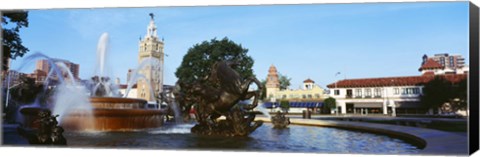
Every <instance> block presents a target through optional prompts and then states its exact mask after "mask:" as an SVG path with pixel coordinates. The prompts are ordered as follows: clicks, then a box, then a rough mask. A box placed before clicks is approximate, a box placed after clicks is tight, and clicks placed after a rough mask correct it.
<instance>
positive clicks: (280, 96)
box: [265, 65, 328, 113]
mask: <svg viewBox="0 0 480 157" xmlns="http://www.w3.org/2000/svg"><path fill="white" fill-rule="evenodd" d="M265 86H266V94H267V95H266V98H267V100H268V102H266V103H265V106H266V107H267V108H277V109H278V106H279V102H280V101H281V100H288V101H289V105H290V109H289V112H291V113H301V112H302V111H304V110H313V111H317V110H318V109H319V108H321V106H322V104H323V99H325V98H326V97H327V96H328V95H327V94H326V93H325V90H324V89H323V88H321V87H320V86H319V85H317V84H315V81H313V80H311V79H306V80H304V81H303V84H302V87H301V88H300V89H285V90H282V89H280V81H279V76H278V72H277V68H276V67H275V66H274V65H272V66H270V68H269V69H268V75H267V82H266V85H265Z"/></svg>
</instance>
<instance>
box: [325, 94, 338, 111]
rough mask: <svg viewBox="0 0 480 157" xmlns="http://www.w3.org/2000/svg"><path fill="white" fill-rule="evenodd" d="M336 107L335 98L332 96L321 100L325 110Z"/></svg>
mask: <svg viewBox="0 0 480 157" xmlns="http://www.w3.org/2000/svg"><path fill="white" fill-rule="evenodd" d="M336 107H337V100H335V98H332V97H328V98H327V99H325V100H323V108H324V110H326V111H330V110H331V109H336Z"/></svg>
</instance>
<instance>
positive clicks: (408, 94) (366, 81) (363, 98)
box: [327, 59, 468, 115]
mask: <svg viewBox="0 0 480 157" xmlns="http://www.w3.org/2000/svg"><path fill="white" fill-rule="evenodd" d="M419 71H420V72H421V73H422V75H421V76H405V77H384V78H362V79H345V80H340V81H337V82H334V83H332V84H329V85H328V86H327V87H328V88H330V96H331V97H333V98H335V99H336V100H337V111H338V112H339V113H342V114H384V115H385V114H426V113H432V112H434V113H435V112H437V110H435V111H433V110H429V109H428V108H425V107H423V106H422V105H421V104H420V95H421V94H422V89H423V85H424V84H425V83H427V82H429V81H430V80H433V79H434V78H435V77H436V76H440V77H444V78H445V79H446V80H448V81H450V82H452V83H458V82H460V81H461V80H463V79H466V78H467V74H468V68H465V67H460V68H459V69H453V71H450V68H445V67H444V66H442V65H441V64H439V63H438V62H436V61H434V60H433V59H427V60H424V62H423V64H422V66H421V67H420V69H419ZM438 112H439V111H438Z"/></svg>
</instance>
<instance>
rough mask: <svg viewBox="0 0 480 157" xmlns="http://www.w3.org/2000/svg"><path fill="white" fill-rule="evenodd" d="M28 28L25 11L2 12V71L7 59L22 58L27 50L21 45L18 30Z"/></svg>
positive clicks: (5, 67) (5, 66)
mask: <svg viewBox="0 0 480 157" xmlns="http://www.w3.org/2000/svg"><path fill="white" fill-rule="evenodd" d="M22 27H28V12H27V11H11V12H3V15H2V36H3V37H2V52H3V54H2V55H3V56H2V61H3V63H4V64H3V65H2V69H3V70H6V69H7V68H8V67H7V66H8V65H6V63H7V62H8V58H11V59H15V58H17V57H22V56H23V55H25V54H26V53H27V52H28V51H29V50H28V48H27V47H25V46H24V45H23V43H22V39H21V38H20V35H19V32H20V28H22Z"/></svg>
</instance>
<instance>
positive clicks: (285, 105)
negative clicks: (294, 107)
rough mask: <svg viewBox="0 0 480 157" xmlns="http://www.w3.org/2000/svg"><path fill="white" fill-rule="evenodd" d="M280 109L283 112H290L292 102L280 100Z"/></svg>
mask: <svg viewBox="0 0 480 157" xmlns="http://www.w3.org/2000/svg"><path fill="white" fill-rule="evenodd" d="M280 108H281V109H282V110H283V112H285V113H288V110H289V109H290V102H289V101H288V100H280Z"/></svg>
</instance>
